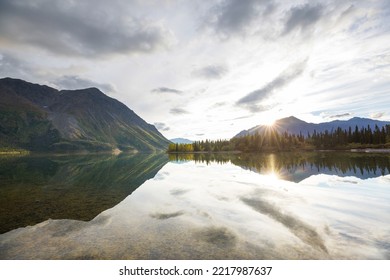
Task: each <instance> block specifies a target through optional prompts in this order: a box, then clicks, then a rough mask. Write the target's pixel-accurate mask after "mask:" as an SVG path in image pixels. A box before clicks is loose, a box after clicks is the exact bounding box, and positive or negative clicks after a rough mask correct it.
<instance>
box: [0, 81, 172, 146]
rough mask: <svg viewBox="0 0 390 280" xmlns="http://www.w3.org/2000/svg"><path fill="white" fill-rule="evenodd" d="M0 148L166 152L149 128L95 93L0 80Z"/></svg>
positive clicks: (164, 143) (163, 140)
mask: <svg viewBox="0 0 390 280" xmlns="http://www.w3.org/2000/svg"><path fill="white" fill-rule="evenodd" d="M0 96H1V99H0V136H1V138H0V147H10V148H23V149H27V150H33V151H34V150H38V151H78V150H93V151H102V150H103V151H104V150H107V151H108V150H113V149H120V150H124V151H153V150H164V149H165V148H166V147H167V145H168V144H169V141H168V140H167V139H166V138H165V137H164V136H163V135H162V134H161V133H160V132H159V131H158V130H157V129H156V128H155V127H154V126H153V125H151V124H148V123H147V122H145V121H144V120H143V119H142V118H141V117H139V116H138V115H137V114H136V113H134V112H133V111H132V110H130V109H129V108H128V107H126V106H125V105H124V104H122V103H121V102H119V101H118V100H116V99H113V98H111V97H108V96H107V95H105V94H104V93H103V92H101V91H100V90H99V89H97V88H87V89H80V90H61V91H59V90H56V89H54V88H51V87H48V86H44V85H38V84H32V83H29V82H26V81H23V80H18V79H11V78H4V79H0Z"/></svg>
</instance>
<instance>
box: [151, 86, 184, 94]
mask: <svg viewBox="0 0 390 280" xmlns="http://www.w3.org/2000/svg"><path fill="white" fill-rule="evenodd" d="M151 91H152V92H154V93H176V94H182V93H183V92H182V91H181V90H177V89H173V88H166V87H159V88H155V89H152V90H151Z"/></svg>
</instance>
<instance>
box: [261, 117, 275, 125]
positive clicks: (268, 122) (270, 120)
mask: <svg viewBox="0 0 390 280" xmlns="http://www.w3.org/2000/svg"><path fill="white" fill-rule="evenodd" d="M274 124H275V119H274V118H270V117H268V118H265V119H264V120H263V125H265V126H268V127H272V126H273V125H274Z"/></svg>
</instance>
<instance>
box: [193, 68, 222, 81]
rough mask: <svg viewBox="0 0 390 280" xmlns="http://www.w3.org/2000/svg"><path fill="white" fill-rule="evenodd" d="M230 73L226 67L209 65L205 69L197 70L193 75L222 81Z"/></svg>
mask: <svg viewBox="0 0 390 280" xmlns="http://www.w3.org/2000/svg"><path fill="white" fill-rule="evenodd" d="M227 72H228V68H227V67H226V66H224V65H209V66H206V67H203V68H199V69H195V70H194V71H193V72H192V75H194V76H195V77H198V78H202V79H207V80H212V79H220V78H222V77H223V76H224V75H225V74H226V73H227Z"/></svg>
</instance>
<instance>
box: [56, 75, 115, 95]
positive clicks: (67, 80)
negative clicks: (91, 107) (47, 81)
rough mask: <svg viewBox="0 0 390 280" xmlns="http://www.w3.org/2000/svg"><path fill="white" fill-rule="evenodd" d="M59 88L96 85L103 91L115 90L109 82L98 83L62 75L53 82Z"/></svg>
mask: <svg viewBox="0 0 390 280" xmlns="http://www.w3.org/2000/svg"><path fill="white" fill-rule="evenodd" d="M53 84H54V85H56V86H57V87H59V89H83V88H90V87H96V88H98V89H100V90H101V91H103V92H106V93H107V92H115V88H114V86H112V85H110V84H100V83H96V82H94V81H91V80H88V79H82V78H80V77H78V76H63V77H61V78H59V79H57V80H56V81H54V82H53Z"/></svg>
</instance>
